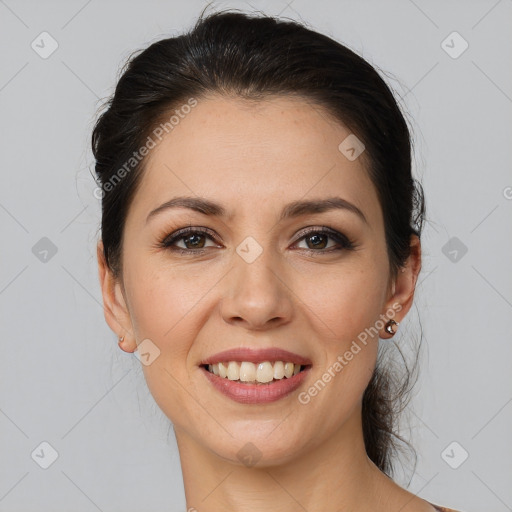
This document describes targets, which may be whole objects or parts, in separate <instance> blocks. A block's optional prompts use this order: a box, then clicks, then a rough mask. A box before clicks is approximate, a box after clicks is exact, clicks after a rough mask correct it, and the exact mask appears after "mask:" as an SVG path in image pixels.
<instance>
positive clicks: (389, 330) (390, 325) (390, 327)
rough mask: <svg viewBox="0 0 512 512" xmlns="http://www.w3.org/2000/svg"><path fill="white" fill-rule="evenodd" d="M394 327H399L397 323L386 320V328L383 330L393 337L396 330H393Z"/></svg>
mask: <svg viewBox="0 0 512 512" xmlns="http://www.w3.org/2000/svg"><path fill="white" fill-rule="evenodd" d="M394 325H396V326H397V327H398V326H399V325H400V324H399V323H398V322H395V321H394V320H388V321H387V323H386V326H385V328H384V330H385V331H386V332H387V333H388V334H391V336H394V335H395V334H396V331H397V329H394V328H393V326H394Z"/></svg>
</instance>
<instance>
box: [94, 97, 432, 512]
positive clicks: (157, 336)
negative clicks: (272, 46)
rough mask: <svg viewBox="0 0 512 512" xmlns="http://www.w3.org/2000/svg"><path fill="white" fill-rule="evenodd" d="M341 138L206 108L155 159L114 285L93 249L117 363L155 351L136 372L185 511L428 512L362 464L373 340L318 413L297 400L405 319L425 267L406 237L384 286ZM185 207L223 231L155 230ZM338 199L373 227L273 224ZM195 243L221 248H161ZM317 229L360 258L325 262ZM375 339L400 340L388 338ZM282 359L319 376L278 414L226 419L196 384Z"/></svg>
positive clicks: (270, 104)
mask: <svg viewBox="0 0 512 512" xmlns="http://www.w3.org/2000/svg"><path fill="white" fill-rule="evenodd" d="M349 134H350V131H349V130H348V129H347V128H346V127H344V126H343V125H342V124H341V123H339V122H336V121H335V120H333V119H332V118H330V117H329V116H328V115H327V113H326V112H325V111H323V110H322V109H320V107H316V106H314V105H312V104H311V103H310V102H308V101H306V100H304V99H300V98H292V97H281V96H275V97H272V98H271V99H266V100H264V101H262V102H259V103H255V102H251V103H249V102H247V101H245V100H242V99H239V98H233V97H220V96H210V97H208V98H203V99H201V100H200V101H199V102H198V105H197V106H196V107H195V108H194V109H193V110H192V111H191V112H190V114H188V115H187V116H185V117H184V119H182V120H180V123H179V124H178V125H177V126H176V127H175V128H174V129H173V130H172V132H170V133H169V134H168V135H166V136H165V137H164V138H163V139H162V141H161V142H160V143H159V144H158V145H157V146H156V147H155V148H154V149H152V150H151V152H150V154H149V155H148V157H147V161H146V169H145V171H144V176H143V180H142V183H141V187H140V188H139V190H138V191H137V193H136V195H135V197H134V200H133V202H132V204H131V205H130V208H129V212H128V216H127V219H126V225H125V230H124V240H123V250H122V264H123V271H122V274H121V275H120V276H119V277H118V278H116V277H115V276H114V275H113V273H112V272H111V270H110V269H109V268H108V267H107V265H106V264H105V260H104V258H103V250H102V243H101V241H100V242H99V243H98V263H99V274H100V283H101V288H102V294H103V300H104V311H105V318H106V320H107V322H108V324H109V326H110V327H111V329H112V330H113V331H114V332H115V333H116V334H117V335H118V336H124V341H123V342H122V344H121V345H120V346H121V348H122V349H123V350H125V351H127V352H133V351H134V350H136V348H137V345H138V344H139V343H140V342H141V341H142V340H145V339H150V340H151V342H152V343H154V345H156V346H157V347H158V349H159V350H160V355H159V356H158V357H157V358H156V359H155V360H154V362H152V363H151V364H150V365H148V366H145V365H143V370H144V375H145V379H146V381H147V384H148V387H149V389H150V391H151V393H152V395H153V397H154V398H155V400H156V402H157V403H158V405H159V406H160V407H161V409H162V410H163V412H164V413H165V414H166V415H167V416H168V417H169V418H170V420H171V421H172V423H173V425H174V430H175V433H176V439H177V442H178V447H179V451H180V459H181V465H182V471H183V478H184V484H185V493H186V498H187V507H189V508H192V507H193V508H194V509H195V510H197V511H198V512H211V511H218V510H223V511H237V512H249V511H256V510H258V511H261V510H273V511H279V512H288V511H290V512H291V511H294V512H295V511H296V510H298V509H300V508H301V507H303V509H305V510H307V511H308V512H316V511H318V512H320V511H323V512H325V511H335V510H336V511H343V512H346V511H347V512H348V511H354V510H357V511H359V512H361V511H375V510H379V511H381V512H387V511H389V512H391V511H393V512H398V511H399V510H400V511H401V512H413V511H414V512H420V511H425V512H427V511H430V512H432V511H433V510H434V509H433V507H432V506H431V505H429V504H427V502H425V501H424V500H421V499H420V498H418V497H416V496H414V495H413V494H411V493H409V492H408V491H406V490H404V489H402V488H401V487H399V486H398V485H397V484H395V483H394V482H393V481H392V480H391V479H389V478H388V477H387V476H386V475H384V474H383V473H382V472H381V471H380V470H379V469H378V468H377V467H376V466H375V465H374V464H373V463H372V462H371V461H370V460H369V458H368V457H367V455H366V452H365V448H364V443H363V434H362V425H361V400H362V396H363V392H364V390H365V388H366V386H367V384H368V382H369V379H370V377H371V374H372V371H373V369H374V367H375V363H376V357H377V347H378V339H377V337H374V338H370V339H369V342H368V343H367V345H366V346H363V345H361V344H360V345H361V347H362V349H361V351H360V352H359V353H358V354H357V355H355V356H354V358H353V359H352V360H351V361H350V362H349V364H347V365H346V366H345V367H344V368H343V370H342V371H341V372H339V373H338V374H336V376H335V377H334V378H333V379H332V380H331V381H330V382H329V383H328V384H327V385H326V386H325V388H324V389H323V390H321V392H319V393H318V394H317V395H316V396H315V397H313V398H311V401H310V402H309V403H307V404H301V403H300V402H299V401H298V399H297V395H298V392H300V391H304V390H307V389H308V387H309V386H311V385H312V383H314V382H315V381H317V380H318V379H321V377H322V375H323V374H324V373H325V372H326V370H327V369H328V368H329V367H332V365H333V363H334V362H335V361H336V360H337V357H338V356H339V355H343V354H344V353H345V351H346V350H348V349H349V348H350V346H351V343H352V341H353V340H356V339H357V336H358V334H360V333H361V332H362V331H364V329H365V328H368V327H370V326H373V325H375V324H376V322H377V320H379V318H380V316H379V315H383V314H386V312H388V311H389V310H390V308H392V306H393V304H399V305H400V307H401V310H400V311H399V312H398V313H397V314H396V316H395V317H394V319H395V320H396V321H398V322H400V321H401V320H402V319H403V317H404V316H405V315H406V314H407V312H408V311H409V309H410V307H411V304H412V301H413V296H414V289H415V285H416V281H417V277H418V273H419V271H420V266H421V251H420V244H419V240H418V239H417V237H414V236H413V237H411V247H412V252H411V256H410V257H409V259H408V260H407V262H406V264H405V266H404V269H403V272H398V275H397V276H396V277H393V276H392V275H391V274H390V270H389V261H388V257H387V252H386V243H385V238H384V223H383V216H382V211H381V207H380V204H379V201H378V197H377V193H376V190H375V187H374V186H373V184H372V182H371V181H370V179H369V177H368V173H367V171H366V170H365V166H364V160H363V156H362V157H359V158H357V159H356V160H354V161H349V160H348V159H347V158H346V157H345V156H344V155H343V154H342V153H341V152H340V151H339V150H338V145H339V144H340V142H341V141H343V140H344V139H345V137H347V136H348V135H349ZM363 155H364V153H363ZM183 195H186V196H200V197H204V198H207V199H210V200H214V201H216V202H218V203H220V204H222V205H223V206H224V208H225V209H226V211H227V214H228V215H227V216H226V217H225V218H216V217H211V216H207V215H204V214H201V213H198V212H195V211H192V210H190V209H186V208H175V209H167V210H164V211H162V212H161V213H159V214H156V215H154V216H152V217H151V218H150V220H148V221H147V220H146V218H147V216H148V214H149V212H151V211H152V210H153V209H155V208H157V207H158V206H160V205H161V204H162V203H165V202H166V201H168V200H169V199H171V198H173V197H176V196H183ZM332 196H338V197H342V198H343V199H345V200H347V201H350V202H351V203H352V204H354V205H356V206H357V207H358V208H359V209H360V210H361V211H362V212H363V214H364V216H365V218H366V221H367V222H364V221H363V220H362V219H361V218H359V217H358V216H357V215H356V214H354V213H353V212H351V211H349V210H331V211H328V212H323V213H315V214H306V215H303V216H300V217H297V218H292V219H287V220H285V221H282V222H279V221H278V217H279V214H280V212H281V210H282V208H283V207H284V205H286V204H288V203H289V202H292V201H296V200H303V199H322V198H328V197H332ZM187 226H195V227H206V228H209V229H210V230H211V231H212V232H213V234H214V236H213V238H209V237H208V236H204V235H198V236H199V247H201V246H203V247H205V251H204V252H203V253H202V254H198V253H195V254H194V253H193V251H194V250H197V249H194V247H195V246H194V245H193V242H194V241H192V243H191V241H189V242H188V244H187V243H186V240H185V239H183V238H181V239H180V240H177V241H176V242H175V246H179V247H181V248H184V249H188V250H189V251H190V255H183V254H179V253H177V252H173V251H172V250H170V249H165V248H161V247H159V246H158V244H159V242H160V241H161V240H162V239H163V238H165V237H166V236H167V235H169V234H171V233H172V232H174V231H176V230H178V229H180V228H184V227H187ZM308 226H312V227H317V228H318V229H320V228H322V227H323V226H327V227H330V228H332V229H334V230H336V231H338V232H341V233H343V234H345V235H346V236H347V237H348V238H349V239H351V240H352V241H353V242H354V244H355V248H354V249H352V250H351V249H344V248H341V250H338V251H332V252H328V250H329V249H330V248H331V247H338V244H337V242H336V241H335V240H333V239H331V238H321V239H320V244H319V245H315V241H316V240H312V238H311V235H310V236H309V237H306V238H304V237H303V235H302V231H303V229H304V228H306V227H308ZM248 236H251V237H253V238H254V239H255V240H256V241H257V243H258V244H259V246H260V247H261V248H262V250H263V252H262V253H261V255H260V256H259V257H258V258H257V259H256V260H255V261H254V262H252V263H248V262H246V261H245V260H244V259H242V258H241V257H240V256H239V254H238V253H237V252H236V248H237V246H238V245H239V244H240V243H241V242H242V241H243V240H244V239H245V238H246V237H248ZM321 236H322V235H321ZM195 241H196V242H197V239H196V240H195ZM322 244H323V245H322ZM318 247H319V248H318ZM308 249H309V250H308ZM322 251H323V253H322ZM379 336H380V337H381V338H383V339H386V338H389V337H390V335H389V334H387V333H386V332H385V331H384V330H383V329H381V330H380V332H379ZM273 346H276V347H280V348H283V349H286V350H290V351H292V352H295V353H297V354H300V355H303V356H306V357H309V358H310V359H311V361H312V363H313V366H312V368H311V371H310V374H309V376H308V378H307V380H306V382H305V383H304V384H303V385H301V387H300V388H299V390H298V391H296V392H294V393H292V394H291V395H288V396H287V397H285V398H282V399H280V400H278V401H276V402H273V403H269V404H263V405H262V404H258V405H248V404H240V403H237V402H234V401H232V400H230V399H229V398H227V397H225V396H224V395H222V394H221V393H219V392H218V391H217V390H216V389H215V388H213V386H211V384H209V382H208V381H207V379H206V378H205V376H204V374H203V372H202V370H200V368H199V366H198V364H199V363H200V361H201V360H202V359H204V358H205V357H207V356H210V355H213V354H215V353H217V352H220V351H223V350H226V349H230V348H236V347H256V348H259V347H273ZM249 442H250V443H252V445H254V446H255V447H256V448H257V450H258V453H259V454H260V457H261V458H260V459H259V461H258V463H257V464H256V465H255V466H253V467H246V466H244V465H243V464H242V463H241V462H240V460H239V459H238V457H237V454H238V452H239V451H240V450H241V449H243V448H244V446H246V444H247V443H249ZM246 449H247V448H246Z"/></svg>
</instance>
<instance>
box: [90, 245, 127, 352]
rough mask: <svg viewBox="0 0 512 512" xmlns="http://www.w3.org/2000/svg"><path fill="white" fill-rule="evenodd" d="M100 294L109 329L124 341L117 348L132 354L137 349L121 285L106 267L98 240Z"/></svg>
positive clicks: (101, 246)
mask: <svg viewBox="0 0 512 512" xmlns="http://www.w3.org/2000/svg"><path fill="white" fill-rule="evenodd" d="M96 251H97V257H98V271H99V278H100V287H101V294H102V296H103V313H104V315H105V320H106V321H107V324H108V325H109V327H110V328H111V329H112V331H114V333H116V334H117V336H118V337H121V336H123V337H124V340H123V342H122V344H121V343H120V344H119V346H120V348H121V349H122V350H124V351H125V352H134V351H135V350H136V348H137V344H136V342H135V336H134V334H133V326H132V321H131V317H130V313H129V311H128V307H127V306H126V301H125V297H124V295H123V289H122V283H121V282H120V280H119V279H118V278H116V277H115V276H114V275H113V273H112V270H111V269H110V268H109V267H108V265H107V262H106V260H105V255H104V252H103V241H102V240H99V241H98V245H97V248H96Z"/></svg>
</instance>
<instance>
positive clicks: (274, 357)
mask: <svg viewBox="0 0 512 512" xmlns="http://www.w3.org/2000/svg"><path fill="white" fill-rule="evenodd" d="M199 367H200V369H201V372H202V373H203V374H204V375H205V377H206V379H207V381H208V382H209V383H210V384H211V385H212V386H213V387H214V388H215V389H216V390H218V391H220V392H221V393H222V394H223V395H225V396H227V397H228V398H230V399H232V400H234V401H236V402H239V403H243V404H261V403H268V402H274V401H276V400H280V399H282V398H284V397H286V396H288V395H290V394H291V393H292V392H293V391H295V390H296V389H297V388H298V387H299V386H300V385H301V384H302V383H303V382H304V381H305V379H306V378H307V376H308V374H309V372H310V370H311V367H312V363H311V361H310V360H309V359H307V358H305V357H302V356H299V355H298V354H293V353H291V352H288V351H286V350H281V349H277V348H270V349H260V350H254V349H249V348H239V349H233V350H227V351H224V352H221V353H219V354H216V355H214V356H211V357H209V358H207V359H205V360H203V361H202V362H201V363H200V364H199Z"/></svg>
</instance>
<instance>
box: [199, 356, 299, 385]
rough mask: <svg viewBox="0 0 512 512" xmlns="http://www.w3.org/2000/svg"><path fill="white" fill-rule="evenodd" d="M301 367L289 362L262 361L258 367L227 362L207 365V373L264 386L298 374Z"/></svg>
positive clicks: (247, 363) (243, 363)
mask: <svg viewBox="0 0 512 512" xmlns="http://www.w3.org/2000/svg"><path fill="white" fill-rule="evenodd" d="M300 369H301V365H300V364H294V363H291V362H283V361H275V362H274V363H271V362H270V361H264V362H262V363H259V364H258V365H256V364H254V363H251V362H248V361H243V362H241V363H239V362H237V361H229V362H224V363H217V364H209V365H208V371H209V372H210V373H213V374H214V375H217V376H219V377H221V378H223V379H225V378H228V379H229V380H239V381H241V382H251V383H254V382H259V383H261V384H265V383H267V382H272V380H274V379H275V380H281V379H283V378H285V377H286V378H287V379H289V378H290V377H292V376H293V375H297V374H298V373H299V372H300Z"/></svg>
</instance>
